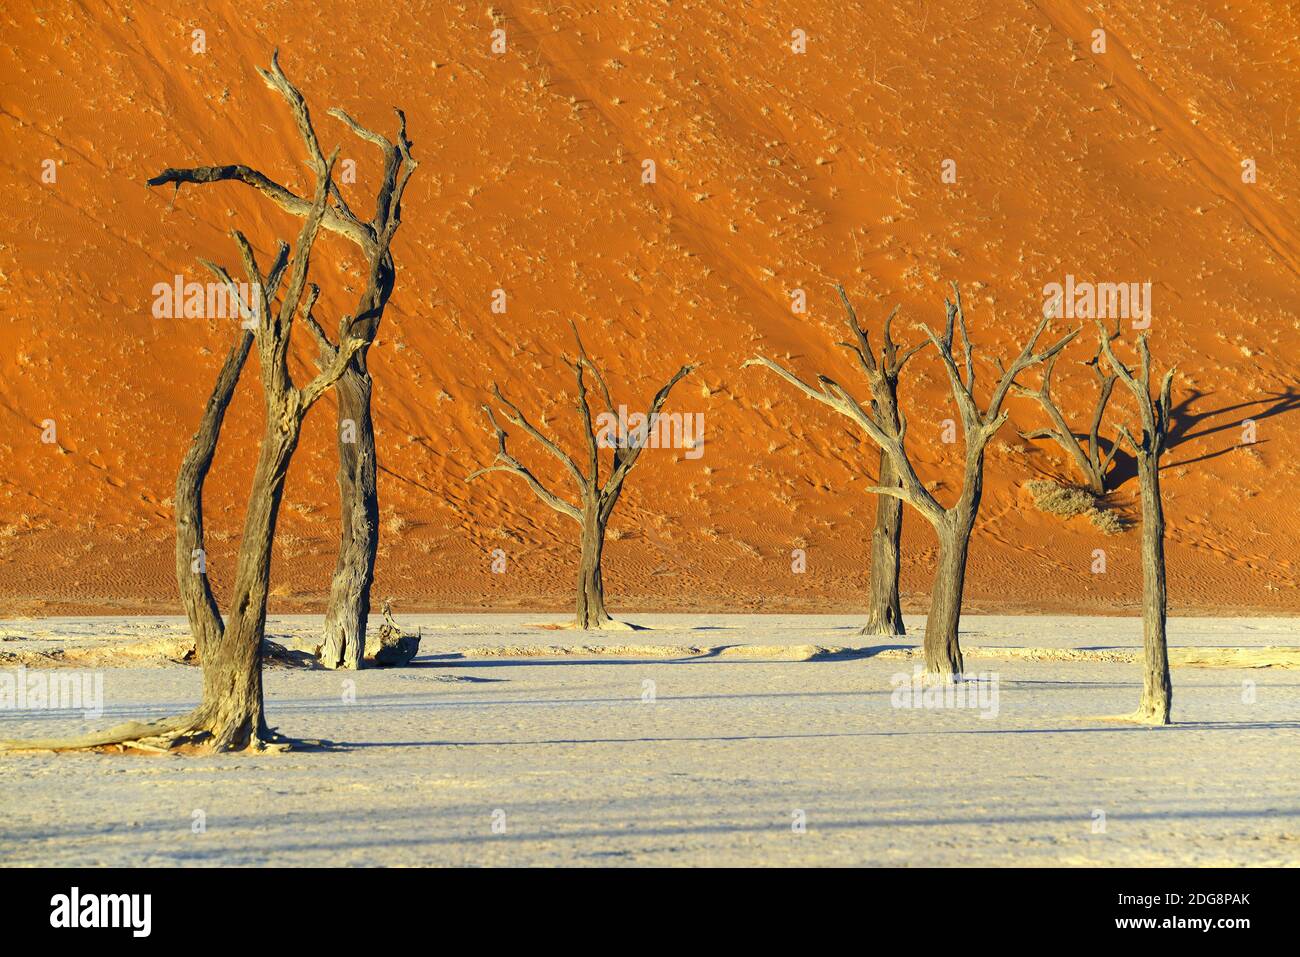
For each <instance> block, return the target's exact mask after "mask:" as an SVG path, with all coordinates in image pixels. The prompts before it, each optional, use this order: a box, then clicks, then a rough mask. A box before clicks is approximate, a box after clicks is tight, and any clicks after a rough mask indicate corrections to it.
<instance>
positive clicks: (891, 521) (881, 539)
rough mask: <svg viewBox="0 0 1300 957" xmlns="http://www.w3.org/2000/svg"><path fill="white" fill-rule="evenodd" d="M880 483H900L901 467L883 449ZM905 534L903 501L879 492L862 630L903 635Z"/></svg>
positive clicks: (905, 630) (891, 484) (862, 632)
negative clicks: (900, 589)
mask: <svg viewBox="0 0 1300 957" xmlns="http://www.w3.org/2000/svg"><path fill="white" fill-rule="evenodd" d="M879 475H880V484H881V485H888V486H896V485H898V484H899V476H898V469H897V468H896V467H895V465H894V460H893V459H892V458H891V457H890V455H889V453H888V452H885V451H884V450H882V451H881V453H880V471H879ZM902 536H903V502H902V500H901V499H897V498H894V497H893V496H890V495H877V496H876V525H875V528H873V529H872V531H871V570H870V572H869V575H870V581H869V584H868V589H869V592H870V601H871V605H870V608H869V609H868V612H867V625H866V627H865V628H863V629H862V631H861V632H859V634H863V635H904V634H907V629H906V628H904V627H903V609H902V606H901V605H900V604H899V600H898V573H899V564H900V563H899V543H900V541H901V539H902Z"/></svg>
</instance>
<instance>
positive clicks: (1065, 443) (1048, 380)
mask: <svg viewBox="0 0 1300 957" xmlns="http://www.w3.org/2000/svg"><path fill="white" fill-rule="evenodd" d="M1102 335H1103V336H1105V337H1109V339H1114V338H1116V337H1118V336H1119V329H1118V328H1116V330H1115V332H1113V333H1107V332H1105V331H1103V333H1102ZM1101 352H1102V346H1101V344H1100V343H1098V345H1097V351H1096V352H1095V353H1094V354H1093V356H1092V358H1091V359H1089V360H1088V361H1087V362H1085V363H1083V364H1084V365H1085V366H1087V367H1088V368H1090V369H1091V370H1092V373H1093V375H1094V376H1095V377H1096V379H1097V401H1096V402H1095V403H1094V405H1093V408H1092V422H1091V424H1090V425H1089V428H1088V434H1087V435H1086V436H1085V437H1084V438H1083V441H1080V437H1079V436H1078V435H1076V434H1075V432H1074V430H1073V429H1071V428H1070V425H1069V423H1068V422H1067V421H1066V419H1065V416H1064V415H1063V414H1062V413H1061V410H1060V409H1059V408H1058V407H1057V405H1056V401H1055V400H1054V399H1053V398H1052V372H1053V371H1055V369H1056V360H1057V359H1059V358H1060V354H1059V353H1058V354H1057V355H1054V356H1052V358H1050V359H1048V360H1047V362H1046V363H1044V365H1043V381H1042V383H1041V384H1040V385H1039V387H1038V388H1037V389H1029V388H1027V387H1025V386H1022V385H1020V384H1019V383H1016V384H1014V385H1013V386H1012V388H1013V389H1014V390H1015V392H1016V394H1017V395H1023V396H1028V397H1029V398H1032V399H1035V400H1037V402H1038V404H1039V405H1040V406H1042V408H1043V411H1044V412H1046V413H1047V417H1048V418H1049V419H1051V421H1052V428H1050V429H1035V430H1034V431H1032V432H1021V433H1020V437H1021V438H1023V439H1026V440H1029V441H1032V440H1034V439H1053V440H1054V441H1055V442H1056V443H1057V444H1058V445H1059V446H1060V447H1061V448H1063V449H1064V450H1065V451H1066V453H1067V454H1069V456H1070V458H1071V459H1073V460H1074V464H1075V465H1076V466H1077V467H1078V469H1079V472H1080V473H1081V474H1082V475H1083V480H1084V482H1085V483H1086V484H1087V487H1088V489H1089V490H1090V491H1091V492H1092V493H1093V494H1094V495H1105V494H1106V492H1107V491H1108V488H1107V485H1106V479H1107V477H1108V475H1109V473H1110V467H1111V465H1112V463H1113V462H1114V461H1115V453H1116V452H1117V451H1119V442H1117V441H1116V442H1111V443H1109V444H1110V448H1109V449H1108V450H1106V451H1104V452H1103V451H1102V441H1101V423H1102V419H1103V417H1104V416H1105V414H1106V406H1107V404H1108V403H1109V402H1110V397H1111V393H1112V392H1113V391H1114V390H1115V383H1116V382H1117V381H1118V379H1119V377H1118V376H1116V375H1115V373H1113V372H1110V373H1107V372H1105V371H1103V370H1102V367H1101V366H1102V363H1101ZM1084 442H1086V443H1087V448H1086V449H1085V448H1084Z"/></svg>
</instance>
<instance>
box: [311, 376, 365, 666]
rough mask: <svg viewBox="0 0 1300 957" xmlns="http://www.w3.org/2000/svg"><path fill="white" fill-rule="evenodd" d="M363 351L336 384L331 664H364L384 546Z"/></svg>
mask: <svg viewBox="0 0 1300 957" xmlns="http://www.w3.org/2000/svg"><path fill="white" fill-rule="evenodd" d="M363 362H364V360H363V359H362V357H361V356H357V357H356V358H355V359H354V360H353V362H352V363H351V364H350V365H349V366H348V371H347V372H345V373H344V374H343V377H342V378H340V379H339V381H338V382H337V383H336V384H335V386H334V389H335V392H336V394H337V395H338V401H339V436H338V449H339V469H338V484H339V503H340V509H341V513H342V514H341V525H342V528H341V536H340V543H339V557H338V562H337V563H336V564H335V567H334V580H333V584H332V585H331V587H330V603H329V610H328V612H327V614H326V617H325V635H324V643H323V644H322V646H321V650H320V662H321V664H323V665H324V666H325V667H326V668H351V669H356V668H360V667H361V660H362V656H363V654H364V651H365V645H366V622H367V619H368V618H369V616H370V586H371V585H372V584H373V582H374V578H375V554H376V551H377V550H378V546H379V494H378V489H377V486H376V457H375V429H374V423H373V421H372V419H371V417H370V394H371V379H370V374H369V372H368V371H366V369H365V367H364V364H363Z"/></svg>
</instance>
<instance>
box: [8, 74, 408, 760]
mask: <svg viewBox="0 0 1300 957" xmlns="http://www.w3.org/2000/svg"><path fill="white" fill-rule="evenodd" d="M272 67H273V70H274V71H275V74H276V75H278V76H279V77H280V78H282V74H279V67H278V64H276V63H275V61H274V59H273V60H272ZM261 72H262V75H263V77H264V78H266V79H267V82H268V84H270V85H271V86H272V87H273V88H277V87H278V84H277V82H276V76H273V75H272V74H268V73H266V72H264V71H261ZM337 156H338V151H337V150H335V151H334V153H333V154H332V155H331V156H330V157H329V158H328V159H325V158H324V157H323V156H322V158H321V162H320V164H319V167H317V168H316V169H315V173H316V187H315V190H314V195H313V198H312V199H311V200H310V201H309V203H308V207H307V210H306V212H305V214H304V216H303V225H302V229H301V231H300V232H299V235H298V240H297V244H296V247H294V249H293V253H292V257H290V248H289V247H288V246H287V245H286V244H284V243H280V246H279V250H278V253H277V255H276V257H275V259H274V260H273V262H272V265H271V267H270V269H269V270H268V271H266V272H263V271H262V270H261V268H260V267H259V266H258V263H257V257H256V254H255V253H254V251H253V248H252V246H251V244H250V243H249V242H248V240H247V238H246V237H245V236H244V234H243V233H242V232H240V231H239V230H234V231H232V233H231V235H232V236H233V238H234V241H235V244H236V246H237V248H238V250H239V255H240V259H241V261H242V263H243V267H244V273H245V275H246V277H247V279H248V284H249V288H250V290H251V292H252V296H253V300H254V301H253V302H252V303H245V304H244V305H246V306H251V307H252V308H251V312H252V316H253V320H252V328H251V329H249V330H246V331H245V332H244V333H243V334H242V335H241V336H240V338H239V340H238V341H237V342H236V343H235V344H234V346H232V348H231V351H230V353H229V355H228V356H227V358H226V360H225V363H224V364H223V366H222V369H221V371H220V373H219V375H218V377H217V382H216V384H215V386H214V387H213V392H212V395H211V397H210V398H209V400H208V403H207V406H206V407H205V409H204V412H203V416H202V418H201V419H200V422H199V428H198V431H197V432H196V433H195V435H194V438H193V439H192V441H191V444H190V448H189V450H188V451H187V453H186V455H185V458H184V460H183V462H182V466H181V470H180V475H179V476H178V479H177V486H176V487H177V498H178V504H177V508H178V515H177V574H178V578H180V579H181V582H180V585H181V592H182V597H183V600H184V601H185V605H186V612H187V614H188V615H189V617H190V621H191V623H192V625H193V626H194V629H195V641H196V645H197V647H198V651H199V655H200V658H201V661H202V666H203V697H202V700H201V702H200V704H199V706H198V707H197V708H195V709H194V710H193V711H191V712H189V713H188V714H184V715H180V716H177V717H173V718H166V719H163V720H161V721H154V722H148V723H140V722H129V723H127V724H124V725H121V726H118V727H116V728H111V729H109V730H107V731H103V732H97V733H92V734H89V735H84V736H81V737H77V738H64V739H44V740H34V741H32V740H29V741H3V742H0V748H4V749H9V750H74V749H82V748H99V747H105V746H109V745H127V746H134V745H141V746H143V747H145V748H146V749H152V750H157V749H159V748H164V749H168V748H176V747H183V746H195V747H199V748H201V749H204V750H212V751H227V750H243V749H249V750H263V749H266V748H268V747H271V748H284V747H288V746H289V742H288V741H287V740H286V739H284V738H282V737H281V736H279V735H276V734H274V733H273V732H272V730H271V729H270V728H269V727H268V726H267V724H266V717H265V710H264V705H263V695H262V642H263V638H264V634H265V628H266V603H267V596H268V594H269V592H270V574H271V549H272V545H273V543H274V540H275V527H276V522H277V519H278V517H279V512H280V503H281V500H282V498H283V495H284V483H285V479H286V477H287V475H288V471H289V464H290V461H291V460H292V457H293V453H294V451H295V450H296V449H297V447H298V441H299V438H300V436H301V433H302V424H303V420H304V419H305V417H306V415H307V413H308V412H309V411H310V410H311V408H312V406H313V405H315V404H316V402H317V401H318V400H319V399H320V397H321V396H322V395H324V394H325V392H326V391H327V390H329V389H330V388H331V387H333V386H334V384H335V383H336V382H337V381H338V380H339V378H340V377H341V376H342V375H343V374H344V372H345V371H346V369H347V367H348V365H349V364H350V363H351V362H352V360H353V358H354V357H355V356H356V354H357V353H358V352H359V351H361V350H362V349H364V348H366V347H367V346H368V345H370V343H371V341H372V339H371V336H372V335H373V324H372V323H371V322H369V321H368V320H367V318H366V317H364V316H362V315H356V316H344V317H342V319H341V320H340V321H339V324H338V329H339V341H338V343H337V345H335V344H333V343H330V347H331V348H330V350H329V354H330V357H331V358H330V360H329V361H328V362H327V363H324V364H323V365H324V367H323V368H322V369H321V370H320V371H319V372H318V373H317V374H316V375H315V377H313V378H312V379H311V380H310V381H309V382H307V384H306V385H304V386H302V387H299V386H297V385H296V384H295V383H294V381H293V378H292V376H291V375H290V373H289V367H288V355H289V348H290V344H291V338H292V335H291V334H292V330H293V323H294V318H295V316H296V315H297V314H298V313H299V311H300V310H301V312H302V315H303V318H304V320H305V321H306V322H307V324H308V325H309V326H310V327H311V329H312V332H313V334H314V335H315V336H316V337H317V339H318V341H319V340H320V339H322V338H324V339H325V340H326V341H328V337H327V336H325V333H324V331H323V329H322V328H321V326H320V323H319V322H318V321H317V320H316V318H315V316H314V314H313V309H314V307H315V304H316V302H317V299H318V297H319V295H320V289H319V287H318V286H316V285H314V284H310V283H308V281H307V280H308V276H309V271H310V257H311V251H312V248H313V246H314V244H315V242H316V238H317V236H318V234H319V231H320V229H321V228H322V224H323V221H324V219H325V217H326V216H327V214H328V210H329V205H328V203H329V198H330V196H331V195H336V193H337V191H336V190H335V189H334V187H333V169H334V163H335V161H336V159H337ZM313 166H315V164H313ZM411 169H412V167H409V166H408V167H404V168H403V170H402V171H401V173H400V174H399V175H398V176H397V179H396V181H395V183H394V188H393V189H392V191H391V193H390V194H389V196H388V202H389V204H390V206H389V210H388V213H387V220H388V226H387V227H386V233H387V235H386V236H384V237H382V240H383V242H384V243H387V242H388V241H389V240H391V233H392V231H394V230H395V229H396V228H397V223H398V221H399V219H400V204H401V197H402V193H403V191H404V190H405V187H406V182H407V179H408V178H409V176H410V172H411ZM205 265H206V266H207V267H208V268H209V269H210V270H212V271H213V272H214V273H215V274H216V275H217V276H218V277H220V278H221V280H222V281H223V282H225V283H227V284H228V285H230V286H231V287H232V288H233V287H234V283H233V282H232V281H231V280H230V277H229V275H228V274H227V273H226V271H225V270H224V269H222V268H221V267H219V266H215V265H213V264H211V263H206V262H205ZM286 272H287V275H288V283H287V285H286V286H285V288H284V292H283V295H282V297H281V298H280V301H279V304H278V307H277V304H276V301H275V299H276V296H277V294H278V293H279V290H280V286H281V283H282V280H283V277H284V276H285V274H286ZM372 281H373V273H372ZM370 294H371V291H370V290H368V291H367V295H370ZM364 301H366V297H364V296H363V302H364ZM253 345H256V347H257V352H258V362H259V366H260V378H261V384H262V393H263V399H264V408H265V425H264V430H263V435H262V441H261V445H260V448H259V452H258V459H257V465H256V468H255V470H254V472H253V484H252V488H251V490H250V492H249V498H248V509H247V512H246V513H245V516H244V530H243V537H242V538H241V540H240V545H239V551H238V555H237V558H236V565H235V581H234V588H233V594H232V598H231V603H230V607H229V610H228V614H227V616H226V619H225V621H224V622H223V620H222V617H221V614H220V610H219V608H218V606H217V603H216V601H215V599H214V598H213V596H212V592H211V589H210V587H209V585H208V583H207V580H206V565H205V563H200V564H199V565H198V566H191V565H188V564H185V565H183V564H182V558H185V559H187V560H190V561H192V560H193V557H194V556H195V555H196V554H197V555H201V554H202V549H203V527H202V489H203V483H204V480H205V478H206V476H207V472H208V469H209V467H210V466H211V463H212V457H213V453H214V452H215V449H216V446H217V443H218V441H219V438H220V432H221V426H222V422H223V419H224V414H225V410H226V407H227V406H228V405H229V402H230V398H231V395H232V394H233V391H234V388H235V386H236V384H237V383H238V380H239V378H240V374H241V372H242V369H243V366H244V365H245V363H246V360H247V357H248V354H249V352H250V351H251V347H252V346H253ZM187 570H189V571H191V575H192V576H193V580H188V579H186V578H185V577H184V573H185V571H187Z"/></svg>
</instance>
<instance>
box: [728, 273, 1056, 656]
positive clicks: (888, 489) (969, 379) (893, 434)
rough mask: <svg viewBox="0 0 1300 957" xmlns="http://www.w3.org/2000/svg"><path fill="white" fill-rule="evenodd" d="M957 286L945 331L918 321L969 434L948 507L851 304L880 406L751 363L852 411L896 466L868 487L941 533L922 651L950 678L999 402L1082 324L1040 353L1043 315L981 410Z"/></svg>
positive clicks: (828, 383)
mask: <svg viewBox="0 0 1300 957" xmlns="http://www.w3.org/2000/svg"><path fill="white" fill-rule="evenodd" d="M952 288H953V300H947V299H945V300H944V305H945V306H946V308H947V325H946V327H945V330H944V333H943V335H942V336H936V335H935V334H934V332H933V331H931V329H930V328H929V326H926V325H921V327H920V328H921V329H922V330H923V331H924V332H925V335H926V337H927V339H928V340H929V341H930V342H931V343H933V344H934V346H935V349H936V350H937V351H938V353H939V358H940V359H941V360H942V362H943V365H944V369H945V370H946V371H947V373H948V381H949V384H950V386H951V389H952V395H953V398H954V399H955V400H956V403H957V409H958V411H959V413H960V415H961V421H962V429H963V432H964V434H965V438H966V459H965V477H964V481H963V483H962V489H961V493H960V494H959V495H958V497H957V500H956V501H955V502H954V503H953V504H952V505H951V506H949V507H947V508H945V507H944V506H943V505H941V504H940V503H939V501H938V500H937V499H936V498H935V497H934V495H933V494H932V493H931V492H930V490H929V489H928V488H926V487H925V484H924V483H923V482H922V481H921V479H920V478H919V477H918V476H917V474H916V470H915V469H914V468H913V467H912V462H911V460H910V459H909V458H908V455H907V450H906V446H905V444H904V442H905V439H906V435H907V419H906V417H904V416H903V414H902V412H901V411H900V410H899V408H898V401H897V393H896V390H891V389H890V388H889V384H888V382H887V381H886V378H885V373H884V371H883V370H882V368H881V364H880V363H879V362H877V361H876V358H875V356H874V354H873V352H872V348H871V343H870V340H869V338H868V336H867V334H866V333H865V332H864V331H863V330H862V327H861V326H860V325H859V324H858V321H857V317H856V316H855V315H854V314H853V312H852V310H850V311H849V325H850V327H851V328H852V330H853V334H854V337H855V338H856V340H857V342H856V344H855V345H853V346H852V348H853V349H854V350H855V352H856V354H857V357H858V361H859V363H860V365H861V366H862V368H863V370H864V371H865V372H866V374H867V382H868V384H869V385H870V387H871V397H872V402H873V404H874V406H875V408H874V410H873V412H868V411H867V410H866V409H864V408H863V407H862V406H861V404H859V403H858V401H857V400H856V399H854V398H853V396H851V395H849V393H848V392H847V391H845V389H844V388H843V387H842V386H841V385H840V384H839V383H837V382H835V381H834V380H833V379H830V378H827V377H826V376H822V375H819V376H817V383H818V387H817V388H814V387H813V386H811V385H808V384H807V383H806V382H804V381H803V380H802V379H799V378H798V377H797V376H795V375H794V374H793V373H791V372H789V371H787V370H786V369H784V368H782V367H781V366H780V365H778V364H777V363H775V362H773V361H771V360H770V359H767V358H764V357H761V356H760V357H757V358H754V359H750V360H749V361H748V362H747V363H746V365H749V364H755V363H756V364H758V365H763V366H766V367H767V368H769V369H771V370H772V371H773V372H775V373H777V374H778V375H780V376H781V377H782V378H783V379H785V380H786V381H787V382H790V383H791V384H793V385H794V386H796V387H797V388H799V389H801V390H802V391H803V392H804V393H805V394H806V395H808V396H811V397H812V398H814V399H817V400H818V401H820V402H824V403H826V404H827V405H830V406H831V407H832V408H834V409H835V410H836V411H838V412H840V413H841V414H842V415H846V416H848V417H849V418H851V419H852V420H853V421H855V422H856V423H857V424H858V425H859V426H860V427H861V428H862V430H863V431H864V432H866V434H867V435H868V436H869V437H870V438H871V440H872V441H873V442H875V443H876V444H877V445H879V446H880V447H881V448H882V449H884V450H885V451H886V452H887V453H888V454H889V457H890V459H891V460H892V461H893V464H894V468H895V469H896V470H897V472H898V478H899V484H898V485H884V484H881V485H877V486H874V487H872V488H870V489H868V491H870V492H874V493H876V494H877V495H889V496H892V497H894V498H897V499H899V500H901V501H903V502H906V503H907V504H909V505H911V506H912V507H913V508H915V509H916V510H917V511H918V512H920V513H921V515H922V516H923V517H924V518H925V519H926V521H928V522H929V523H930V524H931V525H932V526H934V530H935V533H936V535H937V536H938V538H939V562H938V565H937V566H936V568H935V575H934V586H933V590H932V592H931V597H930V610H929V613H928V614H927V615H926V619H925V642H924V653H925V670H926V672H927V674H933V675H939V676H945V677H951V676H959V675H960V674H961V672H962V655H961V644H960V642H959V640H958V634H957V630H958V624H959V622H960V619H961V601H962V591H963V589H964V587H965V582H966V556H967V552H968V551H969V548H970V537H971V533H972V531H973V530H974V528H975V519H976V517H977V515H978V514H979V506H980V499H981V497H982V496H983V491H984V452H985V449H986V447H987V446H988V443H989V440H990V439H992V438H993V436H994V435H995V434H996V433H997V431H998V429H1000V428H1001V427H1002V425H1003V423H1004V422H1006V420H1007V415H1008V413H1006V412H1004V411H1003V410H1002V405H1003V403H1004V401H1005V400H1006V397H1007V394H1008V393H1009V392H1010V390H1011V384H1012V382H1014V381H1015V377H1016V376H1017V375H1018V374H1019V373H1021V372H1023V371H1024V370H1025V369H1027V368H1029V367H1030V366H1033V365H1036V364H1038V363H1040V362H1045V361H1047V360H1048V359H1050V358H1052V356H1054V355H1056V354H1057V353H1059V352H1060V351H1061V350H1062V349H1064V348H1065V347H1066V345H1068V344H1069V342H1070V340H1071V339H1073V338H1074V337H1075V336H1076V335H1077V334H1078V333H1077V331H1076V332H1071V333H1070V334H1068V335H1067V336H1065V337H1064V338H1062V339H1061V340H1060V341H1059V342H1057V343H1056V344H1055V345H1053V346H1051V347H1050V348H1049V349H1047V350H1046V351H1044V352H1040V353H1035V352H1034V351H1033V350H1034V346H1035V345H1037V343H1038V340H1039V338H1041V336H1042V334H1043V332H1044V331H1045V330H1046V329H1047V325H1048V323H1049V322H1050V321H1051V317H1050V315H1044V316H1043V318H1042V320H1041V321H1040V322H1039V323H1038V326H1037V327H1036V328H1035V329H1034V332H1033V335H1032V336H1030V338H1029V341H1028V342H1027V343H1026V344H1025V347H1024V348H1023V349H1022V350H1021V352H1020V354H1019V355H1018V356H1017V357H1016V358H1015V360H1014V361H1013V362H1012V363H1011V365H1010V366H1009V367H1008V368H1006V369H1001V370H1000V376H999V378H998V380H997V381H996V382H995V383H994V386H993V392H992V395H991V396H990V398H989V401H988V404H987V405H986V406H985V408H984V409H983V410H981V409H980V407H979V406H978V404H977V403H976V400H975V395H974V389H975V361H974V353H973V350H972V348H971V343H970V337H969V336H968V334H967V329H966V314H965V310H964V309H963V307H962V301H961V292H960V291H959V290H958V288H957V284H956V283H953V285H952ZM954 331H955V332H956V333H958V334H960V336H961V346H962V367H959V366H958V364H957V359H956V357H955V356H954V354H953V336H954Z"/></svg>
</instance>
